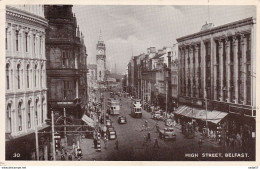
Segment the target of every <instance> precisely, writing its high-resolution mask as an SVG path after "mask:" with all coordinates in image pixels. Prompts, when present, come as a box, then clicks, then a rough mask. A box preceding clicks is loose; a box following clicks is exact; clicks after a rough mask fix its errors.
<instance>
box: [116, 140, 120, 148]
mask: <svg viewBox="0 0 260 169" xmlns="http://www.w3.org/2000/svg"><path fill="white" fill-rule="evenodd" d="M115 145H116V150H118V149H119V148H118V140H116V143H115Z"/></svg>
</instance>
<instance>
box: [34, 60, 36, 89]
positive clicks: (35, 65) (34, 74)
mask: <svg viewBox="0 0 260 169" xmlns="http://www.w3.org/2000/svg"><path fill="white" fill-rule="evenodd" d="M34 86H35V87H37V65H35V67H34Z"/></svg>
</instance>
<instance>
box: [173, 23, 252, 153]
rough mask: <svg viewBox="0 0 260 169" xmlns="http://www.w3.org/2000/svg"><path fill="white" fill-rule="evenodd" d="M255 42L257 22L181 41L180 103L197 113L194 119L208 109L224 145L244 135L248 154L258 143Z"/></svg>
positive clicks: (210, 28)
mask: <svg viewBox="0 0 260 169" xmlns="http://www.w3.org/2000/svg"><path fill="white" fill-rule="evenodd" d="M255 37H256V35H255V20H254V19H253V18H247V19H244V20H240V21H236V22H233V23H229V24H226V25H222V26H218V27H213V24H206V25H204V26H203V28H202V30H201V31H200V32H198V33H195V34H191V35H188V36H184V37H181V38H178V39H177V41H178V43H179V44H178V45H179V103H180V104H181V105H185V106H188V107H192V110H193V111H192V112H193V115H192V117H195V116H196V108H197V109H198V110H201V109H204V110H205V109H208V111H206V113H207V115H208V117H207V115H206V122H208V125H209V127H210V125H211V130H213V131H214V133H215V134H216V135H217V139H218V140H219V141H220V142H222V143H223V142H224V141H225V140H226V138H227V137H230V135H237V134H239V135H240V136H241V137H242V139H243V146H245V147H248V148H250V146H251V145H253V144H252V143H253V142H254V140H255V124H256V123H255V116H256V113H255V107H256V97H255V94H256V90H255V89H256V83H255V80H256V79H255V73H256V67H255V62H256V46H255V44H256V39H255ZM188 109H189V108H188ZM183 110H184V109H183ZM178 113H179V114H182V113H181V111H178ZM188 116H189V115H188ZM204 116H205V115H204ZM204 116H201V117H202V118H205V117H204ZM225 117H226V118H225ZM197 119H200V118H197ZM216 119H217V120H216ZM221 119H224V120H221ZM203 121H205V119H204V120H203ZM217 127H219V128H221V130H220V131H218V129H217ZM252 147H254V146H251V148H252ZM253 149H254V148H253ZM253 149H252V150H253Z"/></svg>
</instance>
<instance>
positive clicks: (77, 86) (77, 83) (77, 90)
mask: <svg viewBox="0 0 260 169" xmlns="http://www.w3.org/2000/svg"><path fill="white" fill-rule="evenodd" d="M78 80H79V79H76V98H78V97H79V82H78Z"/></svg>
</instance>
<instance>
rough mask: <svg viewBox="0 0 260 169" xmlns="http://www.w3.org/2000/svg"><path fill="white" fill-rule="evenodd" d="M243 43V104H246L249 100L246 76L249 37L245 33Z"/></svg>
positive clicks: (242, 38) (242, 37)
mask: <svg viewBox="0 0 260 169" xmlns="http://www.w3.org/2000/svg"><path fill="white" fill-rule="evenodd" d="M241 45H242V48H241V52H242V65H243V70H242V71H243V73H242V74H243V76H242V77H243V79H241V80H242V87H243V91H244V93H243V104H246V100H247V90H246V78H247V77H246V76H247V74H246V73H247V70H246V67H247V63H246V47H247V39H246V36H245V35H242V36H241Z"/></svg>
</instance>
